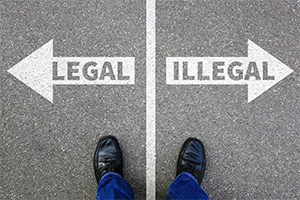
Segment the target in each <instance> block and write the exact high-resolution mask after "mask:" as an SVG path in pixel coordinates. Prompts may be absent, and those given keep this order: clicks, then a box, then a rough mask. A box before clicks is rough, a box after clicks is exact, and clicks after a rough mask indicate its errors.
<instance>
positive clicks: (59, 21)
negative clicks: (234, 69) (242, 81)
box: [0, 0, 300, 200]
mask: <svg viewBox="0 0 300 200" xmlns="http://www.w3.org/2000/svg"><path fill="white" fill-rule="evenodd" d="M0 6H1V17H0V23H1V25H0V27H1V30H0V34H1V35H0V36H1V70H0V72H1V78H0V82H1V90H0V92H1V93H0V97H1V98H0V103H1V119H0V120H1V123H0V131H1V134H0V135H1V139H0V154H1V156H0V162H1V168H0V170H1V175H0V182H1V187H0V199H66V200H67V199H95V195H96V189H97V184H96V180H95V177H94V171H93V163H92V158H93V153H94V149H95V147H96V144H97V141H98V139H99V138H100V137H101V136H104V135H108V134H110V135H115V136H116V137H117V138H118V139H119V140H120V144H121V148H122V150H123V154H124V160H125V168H124V170H125V174H124V176H125V179H126V180H127V181H128V182H129V183H131V184H132V186H133V189H134V191H135V195H136V199H145V197H146V179H145V178H146V157H145V156H146V67H145V63H146V2H145V1H137V0H122V1H102V0H101V1H100V0H91V1H79V0H68V1H63V0H61V1H46V0H41V1H34V0H28V1H16V0H4V1H1V2H0ZM156 7H157V9H156V15H157V18H156V22H157V23H156V34H157V35H156V46H157V48H156V59H157V62H156V87H157V88H156V91H157V93H156V144H157V146H156V199H165V197H166V193H167V190H168V187H169V186H170V184H171V182H172V181H173V180H174V176H175V169H176V160H177V156H178V153H179V150H180V147H181V145H182V144H183V142H184V141H185V139H186V138H188V137H197V138H199V139H200V140H202V141H203V143H204V145H205V147H206V154H207V158H208V163H207V172H206V176H205V178H204V182H203V189H204V190H205V191H206V192H207V193H208V194H209V196H210V198H211V199H224V200H227V199H228V200H231V199H272V200H277V199H278V200H279V199H299V197H300V193H299V188H300V181H299V180H300V173H299V172H300V167H299V166H300V158H299V153H300V145H299V144H300V141H299V134H300V123H299V122H300V77H299V73H300V1H298V0H286V1H281V0H259V1H258V0H253V1H246V0H229V1H228V0H221V1H220V0H211V1H206V0H203V1H196V0H184V1H175V0H172V1H171V0H167V1H163V0H159V1H157V3H156ZM51 39H53V41H54V50H53V52H54V55H55V56H56V57H99V56H100V57H101V56H106V57H109V56H111V57H126V56H128V57H135V65H136V72H135V84H134V85H118V86H117V85H68V86H67V85H57V86H54V94H53V95H54V100H53V104H52V103H50V102H49V101H48V100H46V99H45V98H43V97H42V96H41V95H39V94H38V93H36V92H35V91H33V90H32V89H31V88H30V87H28V86H26V85H25V84H24V83H22V82H21V81H19V80H18V79H17V78H15V77H14V76H12V75H11V74H9V73H8V72H7V70H8V69H10V68H11V67H13V66H14V65H15V64H17V63H18V62H20V61H21V60H22V59H23V58H25V57H26V56H28V55H29V54H31V53H32V52H34V51H35V50H36V49H38V48H39V47H41V46H42V45H43V44H45V43H47V42H48V41H50V40H51ZM248 39H250V40H251V41H253V42H255V43H256V44H257V45H259V46H260V47H262V48H263V49H264V50H266V51H267V52H269V53H270V54H272V55H273V56H274V57H276V58H277V59H279V60H280V61H282V62H283V63H285V64H286V65H287V66H289V67H290V68H291V69H293V70H294V72H293V73H292V74H290V75H289V76H287V77H286V78H285V79H283V80H282V81H280V82H279V83H277V84H276V85H275V86H273V87H272V88H271V89H269V90H268V91H266V92H265V93H263V94H262V95H260V96H259V97H258V98H256V99H255V100H253V101H252V102H250V103H248V102H247V86H246V85H245V86H243V85H213V86H212V85H166V63H165V61H166V57H175V56H178V57H179V56H181V57H184V56H186V57H193V56H195V57H207V56H218V57H232V56H237V57H241V56H247V41H248Z"/></svg>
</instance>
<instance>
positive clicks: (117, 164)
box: [94, 136, 123, 183]
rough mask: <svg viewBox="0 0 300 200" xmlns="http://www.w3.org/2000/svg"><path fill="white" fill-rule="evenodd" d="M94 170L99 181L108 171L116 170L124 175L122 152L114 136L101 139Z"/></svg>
mask: <svg viewBox="0 0 300 200" xmlns="http://www.w3.org/2000/svg"><path fill="white" fill-rule="evenodd" d="M94 170H95V176H96V180H97V183H99V182H100V180H101V178H102V176H103V175H104V174H105V173H107V172H115V173H118V174H120V175H121V176H123V157H122V152H121V148H120V145H119V142H118V140H117V138H115V137H114V136H105V137H103V138H101V139H100V140H99V142H98V145H97V148H96V150H95V154H94Z"/></svg>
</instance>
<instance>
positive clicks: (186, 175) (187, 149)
mask: <svg viewBox="0 0 300 200" xmlns="http://www.w3.org/2000/svg"><path fill="white" fill-rule="evenodd" d="M205 168H206V157H205V151H204V146H203V144H202V142H201V141H200V140H198V139H196V138H188V139H187V140H186V141H185V143H184V144H183V146H182V148H181V151H180V153H179V156H178V161H177V171H176V176H177V178H176V179H175V180H174V182H173V183H172V184H171V186H170V189H169V191H168V195H167V199H168V200H171V199H174V200H175V199H182V200H184V199H189V200H192V199H197V200H207V199H208V195H207V194H206V193H205V192H204V191H203V190H202V188H201V187H200V185H201V182H202V179H203V177H204V172H205Z"/></svg>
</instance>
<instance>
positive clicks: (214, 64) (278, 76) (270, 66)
mask: <svg viewBox="0 0 300 200" xmlns="http://www.w3.org/2000/svg"><path fill="white" fill-rule="evenodd" d="M166 68H167V69H166V83H167V84H172V85H236V84H238V85H248V103H249V102H251V101H253V100H254V99H256V98H257V97H258V96H259V95H261V94H262V93H264V92H265V91H267V90H268V89H270V88H271V87H272V86H273V85H275V84H276V83H278V82H279V81H281V80H282V79H284V78H285V77H286V76H288V75H289V74H291V73H292V72H293V70H292V69H290V68H289V67H288V66H286V65H285V64H284V63H282V62H281V61H279V60H278V59H276V58H275V57H273V56H272V55H271V54H269V53H268V52H266V51H265V50H263V49H262V48H261V47H259V46H258V45H256V44H255V43H254V42H252V41H250V40H248V56H247V57H168V58H166Z"/></svg>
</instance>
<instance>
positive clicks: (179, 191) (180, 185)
mask: <svg viewBox="0 0 300 200" xmlns="http://www.w3.org/2000/svg"><path fill="white" fill-rule="evenodd" d="M167 199H168V200H173V199H174V200H175V199H180V200H184V199H189V200H192V199H197V200H208V196H207V194H206V193H205V192H204V190H203V189H202V188H201V187H200V185H199V184H198V182H197V180H196V179H195V177H194V176H193V175H192V174H190V173H186V172H183V173H181V174H180V175H179V176H177V178H176V179H175V180H174V182H173V183H172V184H171V186H170V188H169V191H168V195H167Z"/></svg>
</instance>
